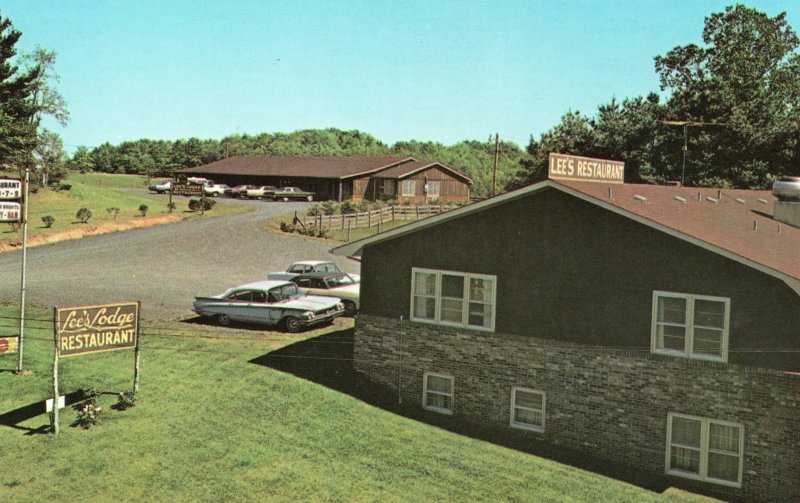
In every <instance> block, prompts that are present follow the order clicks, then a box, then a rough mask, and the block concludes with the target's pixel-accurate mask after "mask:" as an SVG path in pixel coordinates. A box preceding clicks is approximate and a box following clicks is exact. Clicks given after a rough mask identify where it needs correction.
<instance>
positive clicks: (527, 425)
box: [511, 386, 547, 433]
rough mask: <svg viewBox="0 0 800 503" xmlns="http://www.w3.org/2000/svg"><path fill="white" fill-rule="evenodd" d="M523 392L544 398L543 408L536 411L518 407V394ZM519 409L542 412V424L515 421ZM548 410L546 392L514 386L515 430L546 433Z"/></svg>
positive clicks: (512, 408)
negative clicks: (546, 412) (546, 413)
mask: <svg viewBox="0 0 800 503" xmlns="http://www.w3.org/2000/svg"><path fill="white" fill-rule="evenodd" d="M518 391H521V392H523V393H531V394H534V395H541V397H542V408H541V410H539V409H534V408H531V407H525V406H522V405H517V392H518ZM517 409H523V410H531V411H535V412H540V413H541V414H542V424H541V425H538V424H531V423H523V422H520V421H515V420H514V415H515V414H514V412H515V411H516V410H517ZM546 410H547V394H546V393H545V392H544V391H541V390H537V389H531V388H523V387H522V386H513V387H512V388H511V426H512V427H513V428H520V429H522V430H531V431H538V432H539V433H542V432H544V423H545V411H546Z"/></svg>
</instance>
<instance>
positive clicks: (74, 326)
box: [56, 302, 139, 356]
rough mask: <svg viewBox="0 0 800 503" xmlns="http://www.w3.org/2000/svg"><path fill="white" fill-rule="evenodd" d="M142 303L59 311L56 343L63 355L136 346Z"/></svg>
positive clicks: (71, 308)
mask: <svg viewBox="0 0 800 503" xmlns="http://www.w3.org/2000/svg"><path fill="white" fill-rule="evenodd" d="M138 333H139V303H138V302H128V303H123V304H105V305H99V306H84V307H68V308H61V309H57V310H56V344H57V345H58V352H59V354H60V355H61V356H72V355H79V354H83V353H96V352H99V351H111V350H115V349H126V348H134V347H136V339H137V334H138Z"/></svg>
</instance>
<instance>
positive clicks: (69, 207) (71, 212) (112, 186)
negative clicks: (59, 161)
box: [0, 173, 249, 244]
mask: <svg viewBox="0 0 800 503" xmlns="http://www.w3.org/2000/svg"><path fill="white" fill-rule="evenodd" d="M146 181H147V180H146V178H145V177H141V176H135V175H111V174H102V173H87V174H78V173H75V174H72V175H70V177H69V179H67V180H66V182H67V183H70V184H71V185H72V188H71V189H70V190H68V191H61V192H56V191H52V190H49V189H40V190H39V191H38V192H37V193H36V194H31V202H30V206H29V208H28V222H29V225H28V236H29V237H33V238H35V237H37V236H49V235H54V234H60V233H67V232H70V233H80V232H85V231H86V230H87V227H92V228H94V227H98V226H102V225H108V226H115V225H120V226H122V225H124V224H125V223H126V222H136V223H141V222H137V221H141V220H142V219H143V217H142V216H141V213H140V212H139V206H140V205H142V204H144V205H147V206H148V208H149V209H148V212H147V217H148V218H150V219H157V218H159V217H160V218H162V219H164V218H168V217H169V211H168V208H167V203H168V197H167V196H163V195H155V194H148V193H147V192H146V191H145V189H146V185H145V182H146ZM121 189H142V191H137V192H134V191H130V190H121ZM173 202H174V203H175V204H176V205H177V208H176V210H175V212H174V213H173V216H174V217H175V218H188V217H195V216H200V215H199V214H195V213H189V212H188V202H189V198H186V197H175V198H173ZM80 208H88V209H89V210H90V211H91V212H92V217H91V219H90V220H89V221H88V223H86V224H81V223H77V222H76V220H77V219H76V214H77V212H78V210H79V209H80ZM108 208H119V213H118V214H117V215H116V216H115V215H114V214H113V213H109V212H108V211H107V209H108ZM245 211H249V208H248V207H246V206H244V205H233V204H225V203H224V202H218V203H217V204H216V206H214V208H213V209H212V210H211V211H208V212H206V216H219V215H224V214H230V213H242V212H245ZM45 215H50V216H52V217H53V218H54V219H55V223H54V224H53V226H52V227H50V228H45V226H44V224H43V223H42V217H43V216H45ZM0 228H2V231H0V244H2V243H3V242H6V243H8V242H19V241H21V240H22V230H21V229H18V230H16V231H13V230H12V228H11V225H9V224H6V225H3V226H2V227H0ZM89 231H90V232H91V229H89Z"/></svg>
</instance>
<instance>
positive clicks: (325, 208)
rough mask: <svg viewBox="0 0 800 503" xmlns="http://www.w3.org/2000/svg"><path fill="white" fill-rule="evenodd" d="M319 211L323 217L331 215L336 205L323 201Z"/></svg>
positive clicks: (334, 211)
mask: <svg viewBox="0 0 800 503" xmlns="http://www.w3.org/2000/svg"><path fill="white" fill-rule="evenodd" d="M321 209H322V214H323V215H333V214H334V213H336V205H335V203H334V202H333V201H325V202H324V203H322V208H321Z"/></svg>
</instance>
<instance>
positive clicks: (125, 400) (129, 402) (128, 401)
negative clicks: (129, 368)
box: [111, 389, 136, 410]
mask: <svg viewBox="0 0 800 503" xmlns="http://www.w3.org/2000/svg"><path fill="white" fill-rule="evenodd" d="M135 405H136V392H135V391H134V390H132V389H131V390H127V391H120V392H119V393H118V394H117V403H115V404H114V405H112V406H111V408H112V409H115V410H128V409H130V408H131V407H133V406H135Z"/></svg>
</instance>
